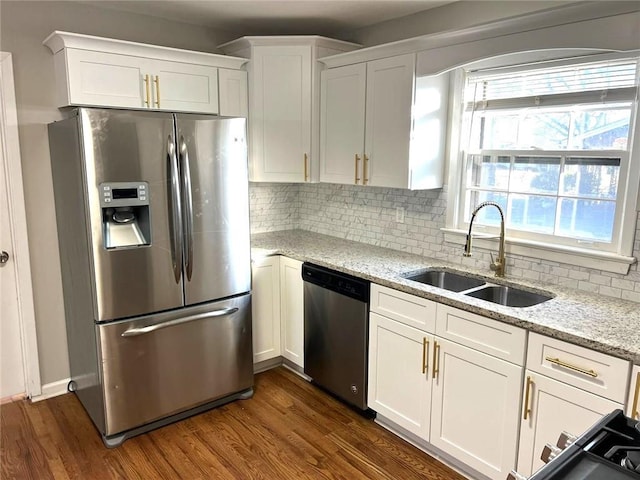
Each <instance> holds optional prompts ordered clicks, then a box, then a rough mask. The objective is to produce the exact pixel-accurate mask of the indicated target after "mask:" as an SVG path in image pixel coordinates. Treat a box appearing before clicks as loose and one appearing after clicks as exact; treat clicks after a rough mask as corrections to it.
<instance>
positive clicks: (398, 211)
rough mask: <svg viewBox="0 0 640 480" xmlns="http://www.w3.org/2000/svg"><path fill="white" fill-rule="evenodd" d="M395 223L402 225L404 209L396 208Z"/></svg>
mask: <svg viewBox="0 0 640 480" xmlns="http://www.w3.org/2000/svg"><path fill="white" fill-rule="evenodd" d="M396 222H398V223H404V207H396Z"/></svg>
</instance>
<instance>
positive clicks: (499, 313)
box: [251, 230, 640, 364]
mask: <svg viewBox="0 0 640 480" xmlns="http://www.w3.org/2000/svg"><path fill="white" fill-rule="evenodd" d="M251 246H252V249H251V254H252V258H253V259H254V260H255V259H257V258H261V257H264V256H268V255H285V256H287V257H291V258H294V259H297V260H301V261H304V262H311V263H314V264H316V265H320V266H323V267H327V268H331V269H334V270H337V271H340V272H344V273H348V274H351V275H354V276H356V277H360V278H364V279H367V280H370V281H371V282H374V283H377V284H379V285H384V286H387V287H390V288H393V289H396V290H400V291H403V292H406V293H410V294H412V295H416V296H419V297H423V298H427V299H430V300H434V301H437V302H439V303H443V304H446V305H450V306H452V307H456V308H460V309H462V310H466V311H469V312H472V313H477V314H479V315H483V316H485V317H489V318H493V319H496V320H499V321H502V322H505V323H509V324H511V325H516V326H518V327H522V328H525V329H527V330H529V331H531V332H537V333H540V334H543V335H548V336H550V337H554V338H558V339H561V340H565V341H568V342H571V343H575V344H577V345H581V346H584V347H587V348H590V349H593V350H596V351H599V352H603V353H608V354H611V355H614V356H616V357H620V358H624V359H627V360H631V361H632V362H633V363H635V364H640V304H638V303H635V302H630V301H625V300H620V299H617V298H610V297H606V296H602V295H595V294H592V293H587V292H581V291H578V290H572V289H568V288H564V287H560V286H556V285H546V284H541V283H536V282H531V281H526V280H522V279H517V281H513V280H511V279H509V272H508V270H507V277H506V278H504V279H496V278H495V277H494V276H493V275H492V274H491V272H489V269H488V268H487V271H486V272H481V271H477V270H470V269H467V268H464V267H460V266H459V265H453V264H450V263H447V262H443V261H441V260H437V259H434V258H428V257H421V256H418V255H413V254H410V253H405V252H400V251H397V250H392V249H388V248H383V247H377V246H374V245H369V244H365V243H360V242H354V241H351V240H345V239H341V238H337V237H331V236H328V235H321V234H318V233H314V232H310V231H306V230H284V231H278V232H268V233H258V234H254V235H252V236H251ZM430 267H444V268H450V269H452V270H455V271H457V272H460V271H464V272H466V273H469V274H472V275H474V276H478V275H480V276H482V277H485V279H486V280H487V282H490V283H493V284H503V285H513V286H517V287H524V288H525V289H527V290H532V291H539V292H548V293H551V294H553V295H554V296H555V297H554V298H553V299H551V300H549V301H546V302H544V303H541V304H538V305H534V306H532V307H523V308H521V307H505V306H502V305H498V304H494V303H490V302H486V301H484V300H478V299H475V298H472V297H468V296H465V295H463V294H461V293H455V292H450V291H448V290H444V289H441V288H437V287H432V286H430V285H425V284H421V283H417V282H413V281H411V280H407V279H405V278H403V277H402V276H401V275H402V274H406V273H407V272H413V271H419V270H424V269H426V268H430Z"/></svg>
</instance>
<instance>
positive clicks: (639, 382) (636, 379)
mask: <svg viewBox="0 0 640 480" xmlns="http://www.w3.org/2000/svg"><path fill="white" fill-rule="evenodd" d="M627 415H628V416H630V417H631V418H633V419H634V420H640V365H634V367H633V370H631V383H630V385H629V400H628V401H627Z"/></svg>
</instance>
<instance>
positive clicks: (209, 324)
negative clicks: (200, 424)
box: [96, 294, 253, 436]
mask: <svg viewBox="0 0 640 480" xmlns="http://www.w3.org/2000/svg"><path fill="white" fill-rule="evenodd" d="M96 329H97V331H98V339H99V346H100V353H101V358H100V360H101V365H102V368H103V372H102V377H103V382H104V399H105V424H106V431H105V432H103V433H104V434H105V435H107V436H109V435H114V434H117V433H120V432H123V431H125V430H129V429H131V428H134V427H137V426H140V425H144V424H146V423H149V422H152V421H154V420H157V419H160V418H163V417H166V416H169V415H171V414H174V413H178V412H181V411H183V410H187V409H189V408H192V407H196V406H198V405H201V404H204V403H207V402H210V401H213V400H216V399H219V398H222V397H226V396H228V395H230V394H234V393H237V392H240V391H242V390H246V389H248V388H250V387H252V385H253V365H252V353H251V296H250V294H247V295H244V296H241V297H237V298H234V299H231V300H225V301H221V302H215V303H209V304H206V305H199V306H197V307H193V308H189V309H183V310H181V311H180V312H171V313H163V314H157V315H148V316H146V317H142V318H138V319H135V320H131V321H121V322H112V323H109V324H99V325H97V326H96Z"/></svg>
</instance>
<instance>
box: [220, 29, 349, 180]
mask: <svg viewBox="0 0 640 480" xmlns="http://www.w3.org/2000/svg"><path fill="white" fill-rule="evenodd" d="M357 47H358V45H355V44H352V43H347V42H342V41H338V40H331V39H328V38H324V37H317V36H286V37H278V36H275V37H242V38H240V39H238V40H234V41H232V42H229V43H226V44H224V45H220V46H219V48H220V49H221V50H222V51H224V52H225V53H229V54H233V55H238V56H240V57H246V58H249V59H250V60H249V65H248V73H249V80H248V82H249V157H250V162H249V167H250V168H249V177H250V180H251V181H254V182H294V183H295V182H311V181H317V180H318V176H319V175H318V168H319V162H318V150H319V148H318V143H319V140H318V138H319V127H318V118H319V97H320V70H319V68H318V62H317V59H318V57H319V56H323V55H331V54H336V53H341V52H345V51H349V50H353V49H354V48H357Z"/></svg>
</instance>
